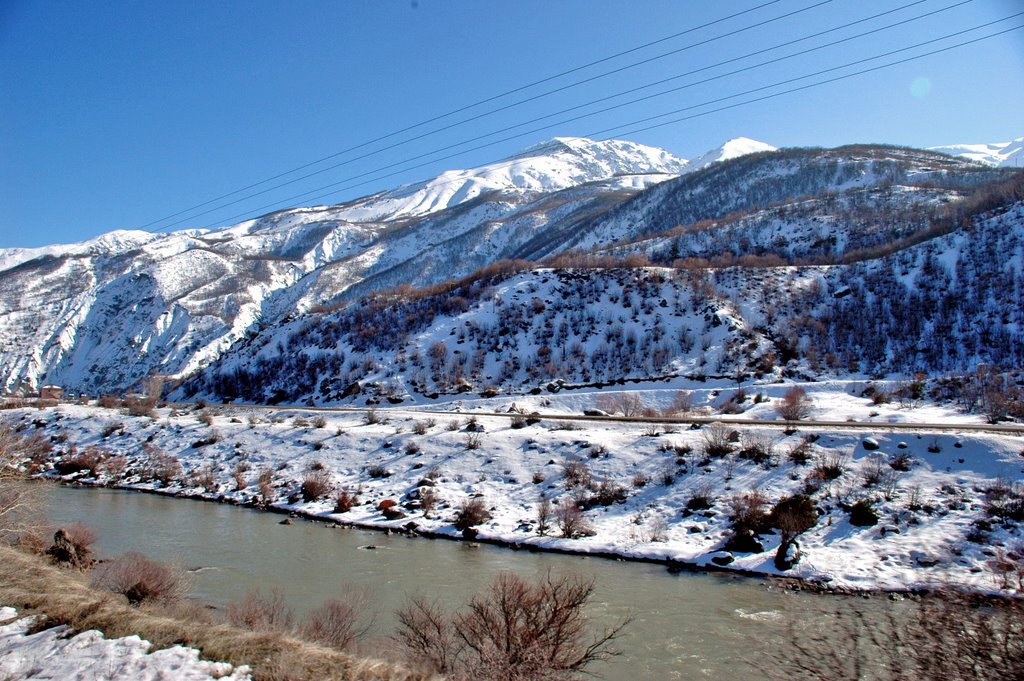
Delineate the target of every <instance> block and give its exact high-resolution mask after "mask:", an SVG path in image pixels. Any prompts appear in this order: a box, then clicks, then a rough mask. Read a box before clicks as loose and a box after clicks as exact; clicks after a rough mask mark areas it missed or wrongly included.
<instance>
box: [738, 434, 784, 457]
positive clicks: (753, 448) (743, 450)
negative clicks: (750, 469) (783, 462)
mask: <svg viewBox="0 0 1024 681" xmlns="http://www.w3.org/2000/svg"><path fill="white" fill-rule="evenodd" d="M738 456H739V457H740V458H741V459H747V460H748V461H753V462H754V463H760V464H766V463H771V462H772V460H773V459H774V458H775V442H774V440H772V436H771V435H768V434H757V435H748V436H746V437H744V438H743V445H742V446H741V447H740V451H739V453H738Z"/></svg>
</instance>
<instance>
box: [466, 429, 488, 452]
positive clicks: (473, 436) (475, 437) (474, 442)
mask: <svg viewBox="0 0 1024 681" xmlns="http://www.w3.org/2000/svg"><path fill="white" fill-rule="evenodd" d="M483 443H484V440H483V438H482V437H480V433H466V449H471V450H472V449H480V447H482V446H483Z"/></svg>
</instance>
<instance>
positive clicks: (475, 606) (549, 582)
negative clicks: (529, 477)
mask: <svg viewBox="0 0 1024 681" xmlns="http://www.w3.org/2000/svg"><path fill="white" fill-rule="evenodd" d="M593 594H594V581H593V579H592V578H584V577H580V576H578V575H565V576H558V577H555V576H553V575H552V574H551V573H550V572H549V573H548V574H547V575H546V576H545V577H544V578H542V579H541V580H540V581H539V582H538V583H536V584H530V583H528V582H526V581H524V580H523V579H522V578H521V577H518V576H516V575H513V574H511V573H502V574H500V575H498V577H496V578H495V580H494V581H493V582H492V583H491V585H490V587H488V589H487V590H486V591H484V592H483V593H480V594H477V595H476V596H474V597H473V598H472V599H471V600H470V601H469V603H468V604H467V605H466V606H465V607H464V608H463V609H462V610H461V611H459V612H458V613H456V614H454V615H448V614H447V613H445V612H444V611H443V610H442V609H441V608H440V606H438V605H437V604H432V603H428V602H426V601H425V600H423V599H414V600H413V601H412V602H411V603H410V604H409V605H408V606H406V607H405V608H403V609H401V610H400V611H398V613H397V616H398V622H399V628H398V631H397V633H396V634H395V640H396V641H397V642H398V643H399V644H400V645H401V646H402V647H403V648H404V649H405V651H406V654H407V656H408V659H409V660H410V661H412V662H422V663H426V664H427V665H428V667H429V669H430V671H433V672H436V673H439V674H444V675H445V676H446V677H447V678H450V679H454V680H455V681H469V680H470V679H473V680H476V679H495V680H499V679H500V680H504V681H512V680H523V681H525V680H527V679H550V680H554V679H569V678H573V677H574V676H575V674H576V673H579V672H584V671H585V670H586V668H587V667H589V666H591V665H592V664H593V663H595V662H599V661H604V660H608V659H610V658H612V657H614V656H615V655H617V654H618V652H617V651H615V650H613V649H612V647H611V644H612V642H613V641H614V640H615V639H616V638H617V637H618V636H619V635H620V633H621V632H622V630H623V628H624V627H626V626H627V624H628V623H629V620H628V619H627V620H624V621H622V622H619V623H618V624H616V625H615V626H613V627H611V628H609V629H606V630H605V631H603V632H601V633H598V634H595V635H592V636H591V635H590V634H588V629H589V622H588V619H587V616H586V612H585V611H586V606H587V603H588V602H589V601H590V599H591V598H592V596H593Z"/></svg>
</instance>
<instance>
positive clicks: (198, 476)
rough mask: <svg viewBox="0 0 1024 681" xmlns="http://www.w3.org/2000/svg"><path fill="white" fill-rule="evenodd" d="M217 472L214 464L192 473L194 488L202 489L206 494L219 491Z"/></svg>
mask: <svg viewBox="0 0 1024 681" xmlns="http://www.w3.org/2000/svg"><path fill="white" fill-rule="evenodd" d="M216 473H217V471H216V469H215V468H214V467H213V464H212V463H208V464H206V465H205V466H203V467H202V468H199V469H198V470H195V471H193V472H192V480H191V485H192V486H193V487H201V488H202V489H203V490H205V491H206V492H216V491H217V475H216Z"/></svg>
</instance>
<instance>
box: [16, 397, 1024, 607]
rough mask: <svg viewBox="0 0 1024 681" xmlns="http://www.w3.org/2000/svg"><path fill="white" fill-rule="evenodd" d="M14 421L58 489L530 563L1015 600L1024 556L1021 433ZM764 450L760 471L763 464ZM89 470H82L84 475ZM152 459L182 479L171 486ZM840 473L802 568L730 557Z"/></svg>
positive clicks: (449, 418)
mask: <svg viewBox="0 0 1024 681" xmlns="http://www.w3.org/2000/svg"><path fill="white" fill-rule="evenodd" d="M9 414H10V416H12V417H14V419H15V420H16V421H18V422H20V423H21V425H22V427H23V429H24V430H25V431H26V432H31V431H33V430H34V431H38V432H41V433H43V434H44V435H45V436H46V437H47V438H49V439H51V440H53V441H54V444H55V452H54V454H53V456H52V457H51V459H50V461H49V462H47V466H51V468H50V470H49V471H48V472H47V473H46V475H47V476H48V477H51V478H59V479H62V480H65V481H77V482H81V483H85V484H99V485H116V486H120V487H125V488H130V489H137V490H144V491H153V492H158V493H163V494H171V495H175V496H189V497H198V498H207V499H214V500H219V501H224V502H230V503H236V504H240V505H246V506H254V507H266V508H268V509H271V510H274V511H277V512H282V513H293V514H297V515H302V516H303V517H309V518H313V519H316V520H319V521H323V522H328V523H343V524H346V525H352V526H358V527H368V528H374V529H384V530H390V531H393V532H394V531H415V532H416V533H419V534H422V535H425V536H432V537H441V538H447V539H452V538H455V539H462V538H464V537H469V538H470V539H471V540H472V541H477V542H480V541H486V542H489V543H494V544H497V545H502V546H510V547H520V548H524V549H526V550H533V551H552V552H566V553H572V554H582V555H593V556H603V557H615V558H625V559H631V560H641V561H649V562H659V563H663V564H666V565H669V566H672V567H673V568H675V569H691V568H693V569H708V570H720V569H726V570H732V571H736V572H737V573H740V574H755V575H762V576H773V577H783V578H787V579H790V578H792V579H797V580H801V581H802V582H803V583H804V584H806V585H808V586H809V587H812V588H815V589H821V590H832V591H864V590H888V591H913V590H918V589H927V588H929V587H930V586H933V585H935V584H952V585H957V586H961V587H965V588H970V589H973V590H978V591H986V592H1010V591H1012V584H1011V585H1010V587H1009V588H1007V587H1006V580H1005V579H1004V576H1005V575H1004V574H1003V573H1002V572H1001V569H1002V568H1001V567H1000V566H1001V565H1004V564H1005V562H1006V561H1005V558H1006V557H1007V556H1010V558H1009V560H1010V561H1012V560H1013V559H1012V556H1014V555H1017V554H1016V553H1015V551H1017V550H1018V547H1019V546H1020V545H1024V541H1022V535H1024V533H1022V531H1021V525H1020V523H1019V522H1018V521H1017V520H1015V519H1014V518H1013V517H1009V516H1004V517H998V516H994V515H993V512H992V511H993V506H992V499H993V497H994V496H995V495H994V492H993V490H995V489H996V488H997V487H998V486H999V485H1003V489H1004V490H1005V491H1006V493H1007V494H1009V495H1010V498H1011V500H1012V499H1013V495H1014V494H1017V493H1019V485H1020V480H1021V479H1022V477H1024V475H1022V474H1024V470H1022V462H1024V459H1022V458H1021V456H1020V450H1021V444H1020V442H1019V440H1018V439H1017V438H1016V437H1014V436H1012V435H1003V434H989V433H963V434H960V433H948V432H943V433H930V432H927V431H922V432H920V433H905V432H900V433H892V432H887V431H886V430H885V427H884V425H882V424H880V425H879V427H878V430H877V431H876V432H871V433H870V434H866V433H864V432H861V431H856V432H854V431H844V430H843V429H841V428H829V429H818V430H809V429H808V430H803V429H801V430H795V431H790V432H786V433H781V432H779V431H778V430H777V429H766V428H759V427H757V426H750V427H744V426H740V425H735V426H734V425H733V424H730V426H729V427H728V428H729V431H728V439H729V440H730V441H729V442H728V443H727V445H726V448H727V451H726V452H725V453H724V454H723V455H720V456H714V457H712V456H708V455H707V454H706V452H705V450H706V449H707V446H708V443H707V433H708V431H709V430H712V429H716V428H717V427H716V426H713V425H712V426H705V427H704V428H702V429H694V430H683V431H674V430H673V429H672V428H671V427H668V426H662V427H655V426H654V425H652V424H645V425H641V424H616V423H574V422H564V421H560V422H551V423H545V422H544V421H543V420H541V421H540V422H536V421H534V420H532V419H531V420H530V421H527V420H525V419H523V420H522V421H518V422H516V421H510V420H509V419H507V418H496V417H486V416H479V417H473V416H461V417H460V416H458V415H455V414H448V415H441V414H424V413H416V412H403V411H400V410H394V411H385V410H380V411H378V412H372V414H371V413H368V412H366V413H355V412H354V413H338V414H313V413H310V412H304V411H303V410H301V409H281V410H277V411H275V412H269V413H268V412H267V411H266V410H262V409H261V410H252V411H250V412H248V413H247V412H246V411H245V410H238V409H231V410H227V411H223V412H218V411H217V410H216V409H215V408H207V409H205V410H202V411H194V410H190V411H172V410H161V411H160V412H159V413H158V414H157V416H156V417H155V418H148V417H131V416H127V415H125V414H122V413H120V412H118V411H117V410H105V409H99V408H96V407H86V406H77V405H61V406H59V407H55V408H51V409H45V410H12V411H11V412H9ZM732 430H735V431H736V432H735V434H733V433H732ZM732 440H735V442H732ZM72 445H73V447H72ZM756 447H760V448H761V451H762V452H763V453H765V456H763V457H755V456H753V455H751V450H753V449H754V448H756ZM86 452H88V453H89V454H90V456H91V459H92V460H93V461H92V462H93V463H94V464H95V466H91V465H87V464H89V461H87V460H85V459H89V457H83V454H84V453H86ZM755 453H756V452H755ZM76 461H77V462H78V463H79V464H82V465H86V467H85V468H80V469H78V470H73V469H74V466H75V465H78V464H75V462H76ZM158 463H163V464H166V465H167V466H168V467H169V468H170V469H173V470H171V471H170V474H169V475H163V473H167V472H168V471H160V470H157V468H158V466H157V465H156V464H158ZM828 464H832V465H833V468H834V472H836V473H837V475H836V477H835V478H833V479H829V480H824V481H821V480H819V481H817V486H816V488H815V489H813V491H812V492H811V493H812V495H813V499H814V502H815V504H816V508H817V509H818V513H819V514H820V517H819V518H818V522H817V523H816V524H815V525H814V526H813V527H811V528H810V529H809V530H808V531H806V532H804V533H803V534H802V535H801V536H800V537H799V539H798V542H799V545H800V549H801V560H800V561H799V562H798V563H797V564H796V565H794V566H793V567H792V568H791V569H789V570H780V569H779V568H778V567H777V566H776V565H775V562H774V555H775V551H776V549H777V547H778V545H779V543H780V541H781V537H780V536H779V535H778V533H777V532H763V533H762V534H761V535H760V537H759V538H758V544H757V545H756V546H753V547H748V548H749V549H752V550H747V551H738V550H726V543H727V541H728V538H729V533H730V530H731V526H732V523H731V521H730V515H732V513H733V511H734V507H735V504H736V503H737V500H739V499H742V498H744V497H745V496H749V495H750V494H752V493H753V492H754V491H757V492H758V493H760V494H761V495H763V496H764V497H765V498H766V499H767V500H768V501H769V502H774V501H775V500H778V499H780V498H783V497H785V496H787V495H792V494H795V493H798V492H803V491H811V488H812V485H813V484H814V483H815V480H814V476H815V475H816V474H817V473H818V472H819V471H820V470H821V469H822V468H823V467H824V466H826V465H828ZM161 477H163V478H164V480H161V479H160V478H161ZM312 483H317V484H318V485H319V484H320V483H323V485H322V488H321V489H319V490H312V489H309V487H310V486H311V484H312ZM1015 486H1016V487H1015ZM307 492H308V493H307ZM541 494H544V495H545V496H546V497H547V498H548V499H549V500H550V501H551V502H552V503H553V504H554V505H556V506H557V505H558V504H559V503H560V502H562V501H563V500H565V499H575V500H578V501H580V502H581V503H583V504H585V505H587V506H589V510H587V511H585V512H584V514H583V520H584V522H585V524H586V525H587V526H589V529H590V531H589V532H581V533H579V534H577V535H576V536H574V537H572V538H570V537H565V536H558V535H559V534H563V533H562V532H560V531H559V529H558V527H557V523H556V521H555V519H553V518H551V519H549V523H550V525H551V527H550V528H549V530H548V532H547V533H546V534H545V535H544V536H541V535H540V533H539V529H540V528H539V524H540V523H539V518H538V508H539V500H540V495H541ZM602 494H604V495H605V496H604V497H603V498H602V497H601V495H602ZM342 496H345V497H346V499H345V503H342V499H340V498H339V497H342ZM698 498H701V499H702V500H703V501H704V502H706V503H703V504H699V503H698V504H695V503H694V500H695V499H698ZM1004 498H1005V494H1004ZM425 499H429V503H427V504H424V500H425ZM474 499H477V500H480V505H481V506H483V510H485V511H486V514H485V515H487V516H489V518H486V519H481V522H479V523H478V524H475V525H473V527H472V528H471V530H470V531H468V532H466V533H463V532H462V531H460V530H459V529H457V528H456V527H455V525H454V522H453V521H454V519H455V516H456V514H457V512H458V510H459V508H460V507H462V506H463V505H464V504H465V503H467V502H469V501H472V500H474ZM595 500H596V501H595ZM605 502H607V505H605ZM857 502H862V504H863V505H867V506H868V507H870V508H871V510H872V511H873V513H872V515H873V518H872V520H873V524H862V525H858V524H855V523H854V522H851V516H850V509H851V508H852V507H853V506H854V505H856V504H857ZM425 506H426V507H427V508H424V507H425ZM996 510H998V509H996ZM1001 561H1002V562H1001Z"/></svg>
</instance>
